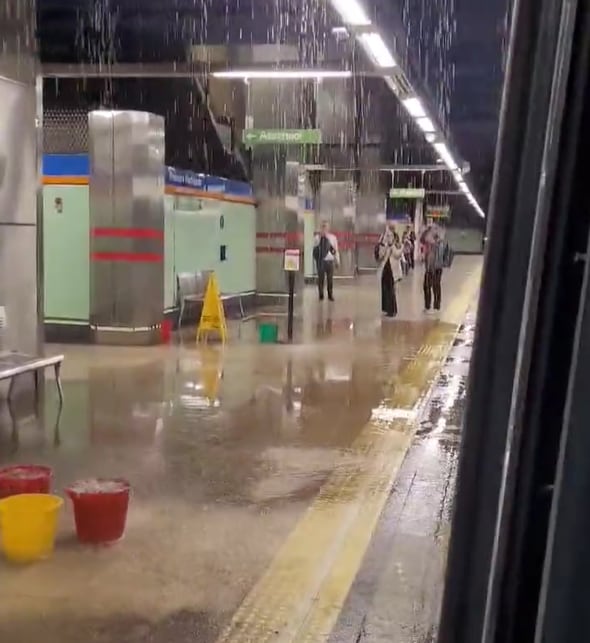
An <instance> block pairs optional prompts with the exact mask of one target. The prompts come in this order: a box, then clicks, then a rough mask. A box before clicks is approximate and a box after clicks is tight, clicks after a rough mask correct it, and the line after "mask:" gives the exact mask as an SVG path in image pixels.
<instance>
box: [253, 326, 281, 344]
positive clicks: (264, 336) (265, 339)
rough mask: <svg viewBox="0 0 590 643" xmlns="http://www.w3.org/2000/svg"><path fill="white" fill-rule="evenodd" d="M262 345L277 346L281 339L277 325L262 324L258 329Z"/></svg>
mask: <svg viewBox="0 0 590 643" xmlns="http://www.w3.org/2000/svg"><path fill="white" fill-rule="evenodd" d="M258 333H259V336H260V343H261V344H276V343H277V341H278V339H279V327H278V325H277V324H260V326H259V327H258Z"/></svg>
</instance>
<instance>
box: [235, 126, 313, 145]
mask: <svg viewBox="0 0 590 643" xmlns="http://www.w3.org/2000/svg"><path fill="white" fill-rule="evenodd" d="M242 140H243V141H244V143H245V144H246V145H319V144H320V143H321V142H322V132H321V130H319V129H245V130H244V134H243V136H242Z"/></svg>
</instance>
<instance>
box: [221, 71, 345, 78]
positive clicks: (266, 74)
mask: <svg viewBox="0 0 590 643" xmlns="http://www.w3.org/2000/svg"><path fill="white" fill-rule="evenodd" d="M211 75H212V76H213V77H215V78H227V79H242V80H245V79H254V80H255V79H261V80H263V79H264V80H302V79H303V80H305V79H318V80H319V79H321V78H350V77H351V76H352V72H351V71H349V70H328V69H266V70H265V69H230V70H227V71H215V72H213V73H212V74H211Z"/></svg>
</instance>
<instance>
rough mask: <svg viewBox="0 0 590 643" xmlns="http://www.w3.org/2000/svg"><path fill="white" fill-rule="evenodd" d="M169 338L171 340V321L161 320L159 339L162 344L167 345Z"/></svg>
mask: <svg viewBox="0 0 590 643" xmlns="http://www.w3.org/2000/svg"><path fill="white" fill-rule="evenodd" d="M171 338H172V320H171V319H164V320H162V326H161V328H160V339H161V340H162V344H169V343H170V339H171Z"/></svg>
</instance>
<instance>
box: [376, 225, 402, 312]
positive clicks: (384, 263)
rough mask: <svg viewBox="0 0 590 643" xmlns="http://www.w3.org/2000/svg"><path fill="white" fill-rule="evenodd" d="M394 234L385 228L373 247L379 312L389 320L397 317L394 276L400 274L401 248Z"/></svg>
mask: <svg viewBox="0 0 590 643" xmlns="http://www.w3.org/2000/svg"><path fill="white" fill-rule="evenodd" d="M396 236H397V235H396V234H395V232H394V231H393V230H392V229H391V228H390V227H389V226H387V227H386V228H385V232H383V234H382V235H381V237H380V238H379V243H378V244H377V245H376V246H375V251H374V254H375V260H376V261H377V262H378V264H379V268H378V275H379V283H380V284H381V311H382V312H383V313H384V314H385V315H386V317H388V318H389V319H392V318H394V317H395V316H396V315H397V297H396V294H395V282H396V276H397V275H398V274H399V273H400V272H401V266H400V260H401V258H402V253H403V251H402V246H401V244H400V242H399V237H398V238H397V242H396Z"/></svg>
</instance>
